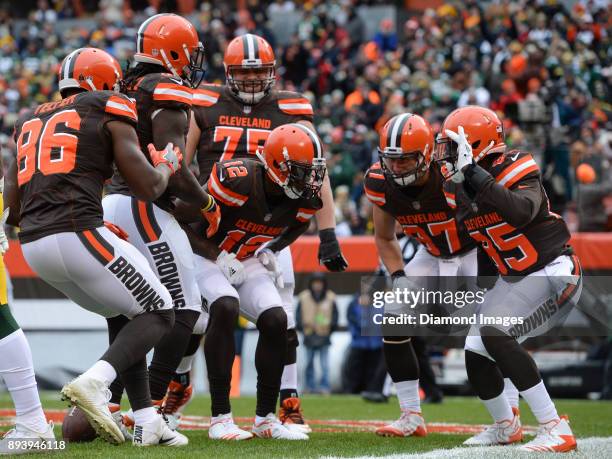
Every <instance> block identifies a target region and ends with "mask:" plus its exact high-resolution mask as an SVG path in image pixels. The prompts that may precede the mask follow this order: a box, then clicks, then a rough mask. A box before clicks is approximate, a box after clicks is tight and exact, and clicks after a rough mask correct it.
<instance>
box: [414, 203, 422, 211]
mask: <svg viewBox="0 0 612 459" xmlns="http://www.w3.org/2000/svg"><path fill="white" fill-rule="evenodd" d="M412 207H414V208H415V209H416V210H419V209H420V208H421V203H420V202H419V201H412Z"/></svg>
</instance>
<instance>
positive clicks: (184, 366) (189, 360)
mask: <svg viewBox="0 0 612 459" xmlns="http://www.w3.org/2000/svg"><path fill="white" fill-rule="evenodd" d="M195 356H196V355H195V354H192V355H186V356H185V357H183V359H182V360H181V363H179V366H178V368H177V369H176V372H177V373H178V374H184V373H189V372H190V371H191V366H192V365H193V361H194V360H195Z"/></svg>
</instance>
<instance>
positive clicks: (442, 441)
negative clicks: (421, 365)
mask: <svg viewBox="0 0 612 459" xmlns="http://www.w3.org/2000/svg"><path fill="white" fill-rule="evenodd" d="M43 400H44V401H43V405H44V408H45V410H47V411H48V413H49V415H50V416H52V417H54V418H56V419H59V418H61V413H60V412H58V410H61V409H65V408H66V404H65V403H64V402H61V401H60V400H59V396H58V395H57V394H54V393H45V394H43ZM232 405H233V411H234V416H235V417H236V419H237V421H238V423H239V424H241V425H245V426H248V425H249V424H250V422H252V419H251V417H252V416H253V413H254V409H255V400H254V398H253V397H242V398H239V399H234V400H233V401H232ZM557 406H558V409H559V413H560V414H568V415H569V416H570V420H571V425H572V428H573V429H574V432H575V434H576V435H577V436H578V437H579V452H578V453H577V454H576V453H574V454H572V455H571V456H573V457H590V458H591V459H603V458H605V457H612V438H610V439H605V438H602V437H612V403H611V402H596V401H586V400H559V401H558V402H557ZM303 407H304V412H305V415H306V417H307V418H308V420H309V421H310V424H311V426H312V427H313V428H314V430H315V431H314V432H313V433H312V434H310V440H309V441H306V442H286V441H275V440H262V439H254V440H250V441H247V442H236V443H226V442H213V441H210V440H209V439H208V436H207V432H206V430H204V429H205V427H206V426H207V423H208V420H209V419H208V416H209V415H210V408H209V399H208V398H207V397H204V396H198V397H196V398H195V399H194V400H193V401H192V402H191V404H190V405H189V406H188V408H187V410H186V412H185V424H186V427H187V429H185V430H183V432H184V433H185V434H186V435H187V436H188V437H189V440H190V443H189V445H188V446H187V447H184V448H181V449H172V448H162V447H155V448H147V449H143V450H140V449H136V448H134V447H132V446H131V445H130V444H124V445H121V446H111V445H108V444H106V443H104V442H102V441H101V440H96V441H94V442H92V443H85V444H73V443H72V444H68V445H67V447H66V450H65V451H63V452H59V453H57V455H58V456H60V455H61V456H63V457H75V458H85V457H126V458H128V457H129V458H133V457H180V458H183V457H184V458H193V457H209V458H217V457H232V458H238V457H240V458H243V457H244V458H245V457H249V458H256V457H261V458H267V457H321V456H339V457H355V456H370V457H371V456H387V455H394V457H398V458H399V457H412V454H415V453H425V452H429V454H428V455H427V457H486V458H487V459H488V458H492V457H521V456H523V455H520V454H518V451H516V449H515V448H513V447H496V448H475V449H474V448H462V449H454V450H448V449H450V448H458V447H460V445H461V443H462V442H463V440H465V439H466V438H468V436H469V433H467V432H469V430H470V429H477V428H478V427H477V425H479V424H485V423H488V422H489V417H488V414H487V413H486V411H485V409H484V407H483V406H482V405H481V404H480V403H479V402H478V401H477V400H476V399H473V398H465V397H447V398H446V399H445V400H444V403H443V404H440V405H424V406H423V414H424V416H425V420H426V421H427V423H428V427H429V431H430V434H429V435H428V436H427V437H425V438H381V437H377V436H376V435H374V434H373V430H374V429H375V428H376V426H377V425H380V424H379V422H380V421H385V420H391V419H394V418H396V417H397V415H398V407H397V401H396V399H395V398H392V399H390V400H389V403H386V404H371V403H366V402H364V401H362V400H361V398H359V397H356V396H328V397H325V396H306V397H304V399H303ZM11 408H12V407H11V402H10V398H9V397H8V395H7V394H6V393H4V394H0V413H1V414H2V415H3V417H0V426H1V427H0V429H1V430H6V429H7V428H8V425H9V423H10V417H9V416H10V414H9V413H8V412H7V411H6V410H9V409H11ZM521 408H522V420H523V424H524V425H526V426H531V427H533V426H535V420H534V418H533V417H532V416H531V414H530V413H529V410H528V409H527V408H526V406H524V405H523V406H521ZM457 431H459V432H462V433H457ZM528 431H530V432H533V429H528ZM56 433H57V437H58V439H59V438H61V426H59V425H58V426H57V427H56ZM593 437H599V438H593ZM593 456H597V458H595V457H593ZM529 457H533V456H529Z"/></svg>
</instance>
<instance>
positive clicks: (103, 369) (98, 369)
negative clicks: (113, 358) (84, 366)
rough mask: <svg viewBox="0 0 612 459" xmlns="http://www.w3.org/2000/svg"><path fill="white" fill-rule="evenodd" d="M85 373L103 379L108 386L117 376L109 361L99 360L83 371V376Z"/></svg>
mask: <svg viewBox="0 0 612 459" xmlns="http://www.w3.org/2000/svg"><path fill="white" fill-rule="evenodd" d="M85 375H87V376H89V377H91V378H94V379H99V380H101V381H103V382H104V384H105V385H106V387H108V386H110V384H111V383H112V382H113V381H114V380H115V378H116V377H117V372H116V371H115V369H114V368H113V366H112V365H111V364H110V363H108V362H107V361H105V360H98V361H97V362H96V363H94V364H93V365H92V366H91V368H90V369H89V370H87V371H86V372H85V373H83V376H85Z"/></svg>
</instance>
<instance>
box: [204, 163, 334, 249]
mask: <svg viewBox="0 0 612 459" xmlns="http://www.w3.org/2000/svg"><path fill="white" fill-rule="evenodd" d="M265 175H266V171H265V169H264V166H263V164H261V163H260V162H259V161H255V160H250V159H242V160H229V161H221V162H218V163H216V164H215V165H214V166H213V170H212V172H211V174H210V179H209V181H208V192H209V193H210V194H211V195H213V196H214V197H215V199H216V200H217V204H218V205H219V206H220V207H221V223H220V226H219V231H217V234H215V236H213V238H212V240H213V241H214V242H215V243H216V244H217V245H218V246H219V248H220V249H222V250H226V251H227V252H231V253H235V254H236V257H237V258H238V259H239V260H244V259H246V258H249V257H251V256H252V255H253V252H255V250H257V249H258V248H259V247H260V246H261V245H262V244H264V243H266V242H268V241H271V240H272V239H275V238H276V237H278V236H279V235H281V233H282V232H283V230H285V229H286V228H288V227H295V226H296V225H299V224H304V223H307V222H308V221H309V220H310V219H311V218H312V216H313V215H314V214H315V212H316V211H317V210H319V209H320V208H321V207H322V205H323V203H322V202H321V199H320V198H319V197H315V198H312V199H290V198H288V197H286V196H285V195H282V196H281V197H280V198H279V202H278V203H276V205H273V204H272V202H273V200H271V199H268V198H267V197H266V194H265V191H264V180H266V177H265ZM305 230H306V226H305V227H304V231H305Z"/></svg>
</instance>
